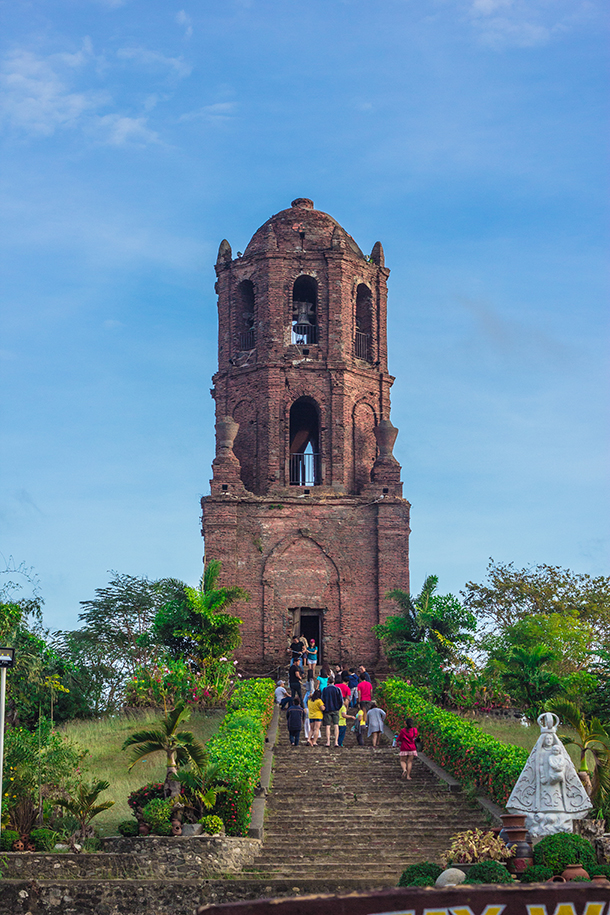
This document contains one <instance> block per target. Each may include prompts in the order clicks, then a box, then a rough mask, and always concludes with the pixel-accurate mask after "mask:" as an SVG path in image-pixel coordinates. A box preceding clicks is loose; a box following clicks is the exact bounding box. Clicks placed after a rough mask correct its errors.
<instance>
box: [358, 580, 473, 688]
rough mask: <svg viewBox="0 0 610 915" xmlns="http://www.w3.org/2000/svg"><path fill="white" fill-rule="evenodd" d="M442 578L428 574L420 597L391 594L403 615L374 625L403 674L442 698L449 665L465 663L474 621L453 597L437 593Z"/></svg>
mask: <svg viewBox="0 0 610 915" xmlns="http://www.w3.org/2000/svg"><path fill="white" fill-rule="evenodd" d="M437 586H438V577H437V576H436V575H429V576H428V577H427V578H426V580H425V582H424V585H423V587H422V590H421V591H420V593H419V594H418V596H417V597H413V596H412V595H411V594H409V593H408V592H406V591H402V590H400V589H394V590H393V591H388V593H387V594H386V598H388V599H390V600H394V601H395V602H396V603H397V604H398V606H399V608H400V611H401V612H400V614H397V615H396V616H389V617H387V619H386V620H385V622H384V623H382V624H380V625H377V626H374V627H373V631H374V633H375V635H376V636H377V638H379V639H382V640H383V641H384V643H385V650H386V654H387V657H388V661H390V663H391V664H392V665H393V666H394V667H395V668H396V670H397V671H398V672H399V673H401V674H402V675H405V676H408V677H409V678H410V679H411V680H412V681H413V682H414V683H416V684H417V685H421V686H425V687H426V688H428V689H429V690H430V691H431V692H432V694H433V695H434V697H435V698H439V697H440V696H441V695H442V693H443V692H444V691H446V689H447V687H448V678H449V674H448V672H447V670H446V667H447V665H448V664H453V663H457V662H458V661H460V660H462V659H463V651H464V648H465V647H466V646H467V645H470V644H471V643H472V632H473V630H474V629H475V628H476V620H475V618H474V616H473V614H472V613H470V612H469V611H467V610H465V609H464V607H462V605H461V604H460V602H459V601H458V600H457V598H456V597H454V596H453V595H452V594H437V593H436V589H437Z"/></svg>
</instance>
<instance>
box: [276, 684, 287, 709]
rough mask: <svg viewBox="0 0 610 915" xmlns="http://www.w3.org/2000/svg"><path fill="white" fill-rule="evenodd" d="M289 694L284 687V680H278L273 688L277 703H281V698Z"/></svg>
mask: <svg viewBox="0 0 610 915" xmlns="http://www.w3.org/2000/svg"><path fill="white" fill-rule="evenodd" d="M289 695H290V693H289V692H288V690H287V689H286V681H285V680H278V681H277V686H276V688H275V701H276V702H277V704H278V705H281V704H282V699H286V698H288V696H289Z"/></svg>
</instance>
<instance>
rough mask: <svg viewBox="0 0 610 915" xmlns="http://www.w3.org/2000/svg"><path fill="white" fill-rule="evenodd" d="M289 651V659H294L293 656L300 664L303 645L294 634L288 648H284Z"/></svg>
mask: <svg viewBox="0 0 610 915" xmlns="http://www.w3.org/2000/svg"><path fill="white" fill-rule="evenodd" d="M286 651H287V652H289V653H290V657H291V660H292V661H294V660H295V658H296V660H297V661H299V662H300V663H301V664H302V663H303V646H302V644H301V641H300V639H298V638H297V636H296V635H293V636H292V642H291V643H290V648H287V649H286Z"/></svg>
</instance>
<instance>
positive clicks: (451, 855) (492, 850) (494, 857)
mask: <svg viewBox="0 0 610 915" xmlns="http://www.w3.org/2000/svg"><path fill="white" fill-rule="evenodd" d="M514 854H515V851H514V848H509V847H508V846H507V845H506V843H505V842H504V841H503V840H502V839H500V838H499V836H496V835H494V834H493V832H491V831H486V830H483V829H468V830H466V832H459V833H458V834H457V835H455V836H453V838H452V839H451V845H450V846H449V848H448V849H447V851H446V852H445V853H444V854H443V856H442V860H443V863H444V864H445V865H446V866H447V867H459V869H460V870H465V871H467V870H468V869H469V868H470V867H471V866H472V865H473V864H480V863H481V862H482V861H497V862H499V863H501V864H504V863H506V861H508V859H509V858H512V856H513V855H514Z"/></svg>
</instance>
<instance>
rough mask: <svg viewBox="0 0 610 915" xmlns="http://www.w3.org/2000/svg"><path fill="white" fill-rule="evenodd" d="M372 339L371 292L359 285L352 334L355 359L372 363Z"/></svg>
mask: <svg viewBox="0 0 610 915" xmlns="http://www.w3.org/2000/svg"><path fill="white" fill-rule="evenodd" d="M372 338H373V297H372V295H371V290H370V289H369V287H368V286H366V285H365V284H364V283H360V284H359V286H358V288H357V290H356V330H355V333H354V355H355V356H356V358H357V359H364V360H365V362H372V358H371V353H372V345H371V344H372Z"/></svg>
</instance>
